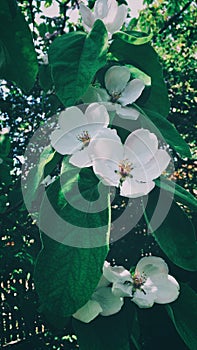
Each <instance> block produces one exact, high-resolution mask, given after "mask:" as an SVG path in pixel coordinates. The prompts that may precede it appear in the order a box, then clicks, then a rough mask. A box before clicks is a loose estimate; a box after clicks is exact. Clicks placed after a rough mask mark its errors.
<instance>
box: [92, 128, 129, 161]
mask: <svg viewBox="0 0 197 350" xmlns="http://www.w3.org/2000/svg"><path fill="white" fill-rule="evenodd" d="M88 150H89V154H90V156H91V158H92V159H93V160H96V161H97V160H103V161H106V162H107V161H112V162H113V163H116V164H117V163H119V161H120V160H122V159H123V158H122V157H123V154H124V153H123V152H124V149H123V145H122V143H121V139H120V138H119V136H118V135H117V132H116V130H115V129H107V128H103V129H102V130H100V131H99V132H98V133H97V135H96V137H95V138H94V140H92V142H91V143H90V145H89V147H88Z"/></svg>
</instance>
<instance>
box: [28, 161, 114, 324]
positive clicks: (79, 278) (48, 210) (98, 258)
mask: <svg viewBox="0 0 197 350" xmlns="http://www.w3.org/2000/svg"><path fill="white" fill-rule="evenodd" d="M78 171H79V170H78V168H76V167H73V166H71V165H69V164H68V163H67V161H65V164H64V166H63V167H62V176H61V178H60V179H57V180H56V181H55V182H54V183H53V184H51V185H50V186H49V188H48V190H47V192H46V195H45V197H44V199H43V202H42V207H41V211H40V228H41V230H43V231H44V232H45V234H42V240H43V250H42V251H41V253H40V255H39V257H38V261H37V264H36V269H35V282H36V288H37V291H38V294H39V296H40V301H41V304H42V306H41V307H42V310H43V312H45V310H46V312H47V313H48V314H49V313H50V314H53V313H54V314H55V315H56V316H57V315H59V317H61V318H63V319H64V318H65V317H67V316H70V315H72V314H73V313H74V312H75V311H77V310H78V309H79V308H80V307H81V306H83V305H84V304H85V303H86V302H87V301H88V300H89V299H90V297H91V295H92V293H93V291H94V290H95V288H96V286H97V284H98V282H99V279H100V277H101V274H102V266H103V263H104V260H105V258H106V255H107V252H108V240H109V236H108V231H109V230H108V227H109V224H108V221H109V220H110V212H109V210H108V195H107V192H106V196H105V202H106V203H105V209H104V210H103V211H98V212H94V213H92V212H91V210H90V209H91V207H92V206H93V205H94V201H93V198H94V196H95V195H94V193H95V187H97V183H96V182H95V181H94V175H93V174H92V176H93V181H92V184H90V187H89V195H88V189H87V186H86V185H85V186H83V184H81V185H80V186H79V187H80V189H81V192H83V190H84V191H85V196H82V194H81V193H80V192H79V193H78V192H77V191H76V187H78V183H79V182H83V179H84V176H82V177H81V176H80V174H78ZM89 176H90V177H91V174H89ZM84 197H85V198H86V200H85V198H84ZM96 197H97V194H96ZM88 199H89V201H88ZM70 200H71V202H70ZM83 202H84V203H86V202H87V207H86V208H85V207H84V206H83V205H82V203H83ZM102 204H103V203H102ZM77 206H78V207H79V208H80V209H79V208H76V207H77ZM46 234H47V235H48V236H50V237H51V238H49V237H48V236H47V235H46Z"/></svg>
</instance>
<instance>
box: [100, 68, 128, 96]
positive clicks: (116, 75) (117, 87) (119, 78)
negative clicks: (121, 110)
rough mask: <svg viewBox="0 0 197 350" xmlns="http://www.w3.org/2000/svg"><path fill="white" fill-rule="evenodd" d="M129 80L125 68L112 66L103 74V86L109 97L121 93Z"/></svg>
mask: <svg viewBox="0 0 197 350" xmlns="http://www.w3.org/2000/svg"><path fill="white" fill-rule="evenodd" d="M129 79H130V71H129V69H128V68H127V67H123V66H112V67H111V68H109V69H108V70H107V72H106V74H105V86H106V89H107V90H108V91H109V93H110V95H113V94H114V93H116V94H119V93H121V92H122V91H123V90H124V88H125V86H126V84H127V83H128V81H129Z"/></svg>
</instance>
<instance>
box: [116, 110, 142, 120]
mask: <svg viewBox="0 0 197 350" xmlns="http://www.w3.org/2000/svg"><path fill="white" fill-rule="evenodd" d="M117 114H118V115H119V117H121V118H124V119H129V120H137V119H138V117H139V115H140V112H139V111H138V110H137V109H136V108H133V107H122V108H120V109H119V110H118V111H117Z"/></svg>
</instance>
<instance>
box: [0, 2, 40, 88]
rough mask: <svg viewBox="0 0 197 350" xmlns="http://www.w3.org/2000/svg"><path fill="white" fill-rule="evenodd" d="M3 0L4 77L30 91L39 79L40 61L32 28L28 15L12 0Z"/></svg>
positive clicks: (0, 64)
mask: <svg viewBox="0 0 197 350" xmlns="http://www.w3.org/2000/svg"><path fill="white" fill-rule="evenodd" d="M11 3H12V4H10V6H8V3H7V1H6V0H3V1H2V3H1V11H0V50H1V60H0V77H1V78H4V79H6V80H11V81H14V82H15V83H16V84H17V85H18V86H19V87H20V88H21V89H23V90H24V91H25V92H26V93H27V92H29V91H30V90H31V88H32V87H33V85H34V83H35V79H36V75H37V71H38V65H37V60H36V53H35V50H34V45H33V42H32V37H31V32H30V30H29V27H28V24H27V23H26V21H25V19H24V16H23V15H22V13H21V12H20V9H19V8H15V7H16V2H15V1H11Z"/></svg>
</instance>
